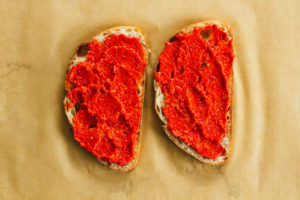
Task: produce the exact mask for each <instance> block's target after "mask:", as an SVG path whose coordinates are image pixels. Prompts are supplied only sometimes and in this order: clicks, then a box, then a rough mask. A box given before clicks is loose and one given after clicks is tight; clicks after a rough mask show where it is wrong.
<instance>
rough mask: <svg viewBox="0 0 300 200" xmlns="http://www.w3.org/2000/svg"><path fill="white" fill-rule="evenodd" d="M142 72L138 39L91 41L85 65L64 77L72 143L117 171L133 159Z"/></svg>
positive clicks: (115, 37) (137, 127)
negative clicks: (71, 110) (72, 113)
mask: <svg viewBox="0 0 300 200" xmlns="http://www.w3.org/2000/svg"><path fill="white" fill-rule="evenodd" d="M145 67H146V61H145V60H144V51H143V47H142V44H141V43H140V41H139V39H138V38H129V37H126V36H125V35H123V34H121V35H113V36H111V37H108V38H106V40H105V41H104V42H103V43H100V42H99V41H98V40H94V41H92V42H91V43H90V44H89V51H88V54H87V60H86V61H85V62H79V63H78V64H77V65H76V66H73V67H72V69H71V70H70V73H69V74H68V75H67V76H66V80H67V81H68V82H70V83H71V84H70V85H72V88H69V89H71V91H70V92H69V93H68V94H67V96H68V98H69V99H70V100H71V101H72V103H70V104H69V105H68V106H69V107H71V108H72V107H74V106H75V108H76V109H77V113H76V116H75V117H74V118H73V131H74V138H75V139H76V140H77V141H78V142H79V143H80V145H81V146H83V147H84V148H85V149H87V150H88V151H90V152H91V153H93V154H94V155H95V156H96V157H97V158H101V159H105V160H107V161H108V162H112V163H116V164H119V165H125V164H127V163H128V162H130V161H131V160H132V159H133V158H134V154H135V145H136V137H137V136H138V133H139V126H140V120H141V114H142V108H141V101H140V97H139V88H138V86H139V84H140V83H141V81H142V77H143V73H144V71H145Z"/></svg>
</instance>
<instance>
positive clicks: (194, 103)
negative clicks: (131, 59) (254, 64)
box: [155, 25, 234, 159]
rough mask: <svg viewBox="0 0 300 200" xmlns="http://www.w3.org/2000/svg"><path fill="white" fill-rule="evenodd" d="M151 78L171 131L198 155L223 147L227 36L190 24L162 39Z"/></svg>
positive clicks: (215, 152)
mask: <svg viewBox="0 0 300 200" xmlns="http://www.w3.org/2000/svg"><path fill="white" fill-rule="evenodd" d="M165 45H166V46H165V49H164V51H163V52H162V54H161V55H160V57H159V66H158V71H157V72H156V73H155V78H156V80H157V82H158V83H159V87H160V88H161V90H162V93H163V94H164V96H165V99H164V104H165V106H164V108H163V113H164V115H165V116H166V119H167V121H168V128H169V129H170V130H171V132H172V134H173V135H174V136H175V137H177V138H180V139H181V140H182V141H184V142H185V143H187V144H188V145H190V146H192V147H193V148H194V149H195V150H196V151H197V152H198V153H199V154H200V155H202V156H204V157H207V158H210V159H216V158H217V157H218V156H219V155H222V154H223V153H224V152H225V149H224V148H223V147H222V146H221V144H220V142H221V141H222V140H223V138H224V137H225V134H226V132H227V111H228V109H229V104H230V102H229V101H230V99H229V94H230V93H229V92H230V88H229V87H230V81H231V80H230V76H231V75H232V63H233V58H234V55H233V48H232V40H228V39H227V34H226V33H225V32H223V31H222V30H220V29H218V28H217V26H215V25H212V26H206V27H202V28H194V30H193V32H192V33H183V34H179V35H177V36H176V37H175V38H173V39H172V40H171V41H170V42H167V43H166V44H165Z"/></svg>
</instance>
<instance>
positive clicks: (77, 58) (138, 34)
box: [63, 26, 150, 171]
mask: <svg viewBox="0 0 300 200" xmlns="http://www.w3.org/2000/svg"><path fill="white" fill-rule="evenodd" d="M119 34H124V35H125V36H127V37H132V38H139V40H140V42H141V44H142V46H143V50H144V53H145V54H144V61H145V62H146V63H147V62H148V57H149V52H150V50H149V46H148V39H147V37H146V35H145V33H144V32H143V31H142V30H141V29H139V28H137V27H133V26H117V27H112V28H109V29H107V30H104V31H102V32H101V33H99V34H97V35H96V36H95V37H93V38H92V39H91V40H90V41H92V40H98V41H99V42H104V40H105V39H106V38H107V37H110V36H112V35H119ZM89 43H90V42H85V43H82V44H81V45H80V46H79V47H78V48H77V50H76V51H75V55H74V56H73V58H72V59H71V61H70V64H69V66H68V70H67V74H69V72H70V70H71V68H72V67H73V66H75V65H77V64H78V63H79V62H83V61H85V60H86V56H87V52H88V50H89V49H88V45H89ZM145 82H146V74H145V73H144V76H143V78H142V80H141V82H140V84H139V98H140V102H141V108H142V113H143V107H144V92H145ZM70 84H71V83H69V82H68V81H67V80H65V88H66V90H67V92H69V89H68V88H70V87H68V86H70ZM69 103H71V100H70V99H69V98H68V97H67V96H65V99H64V101H63V104H64V109H65V113H66V116H67V118H68V120H69V123H70V124H71V125H73V121H72V119H73V117H75V115H76V110H75V108H69V107H68V104H69ZM141 124H142V116H141V122H140V130H139V133H138V135H137V137H136V146H135V150H134V151H135V152H134V158H133V160H132V161H130V162H129V163H127V164H126V165H123V166H121V165H118V164H115V163H111V162H108V161H106V160H105V159H98V160H99V162H100V163H102V164H103V165H106V166H108V167H110V168H111V169H115V170H120V171H129V170H131V169H133V168H134V166H135V165H136V163H137V161H138V157H139V153H140V146H141V143H140V140H141Z"/></svg>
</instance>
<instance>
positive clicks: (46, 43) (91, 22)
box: [0, 0, 300, 200]
mask: <svg viewBox="0 0 300 200" xmlns="http://www.w3.org/2000/svg"><path fill="white" fill-rule="evenodd" d="M299 10H300V1H296V0H295V1H283V0H282V1H280V0H278V1H261V0H257V1H246V0H245V1H233V0H227V1H215V0H210V1H200V0H199V1H197V0H185V1H179V0H164V1H152V0H144V1H125V0H124V1H116V0H111V1H96V0H90V1H84V0H72V1H71V0H44V1H34V0H27V1H22V0H19V1H5V0H0V22H1V23H0V50H1V51H0V52H1V53H0V157H1V158H0V199H118V200H122V199H128V200H129V199H138V200H139V199H151V200H152V199H300V191H299V188H300V181H299V179H300V170H299V165H300V156H299V154H300V61H299V55H300V48H299V47H300V23H299V22H300V12H299ZM206 19H218V20H222V21H224V22H226V23H228V24H229V25H230V26H231V28H232V30H233V34H234V44H235V52H236V59H235V62H234V98H233V150H232V156H231V159H230V160H229V161H228V162H227V163H226V164H224V165H223V166H221V167H212V166H208V165H205V164H202V163H201V162H199V161H197V160H195V159H193V158H192V157H190V156H188V155H187V154H186V153H184V152H183V151H182V150H180V149H179V148H177V147H176V146H175V145H174V144H173V143H172V142H171V141H170V140H169V139H168V138H167V136H166V135H165V134H164V133H163V130H162V128H161V123H160V121H159V120H158V117H157V116H156V115H155V113H154V109H153V104H154V99H153V94H154V92H153V86H152V81H153V71H154V64H155V62H156V60H157V58H158V56H159V54H160V53H161V51H162V49H163V47H164V42H166V41H167V40H168V39H169V38H170V37H171V36H172V35H174V34H175V33H176V32H177V31H178V30H180V29H181V28H183V27H184V26H187V25H189V24H192V23H196V22H199V21H202V20H206ZM117 25H135V26H138V27H140V28H142V29H143V30H144V31H145V33H146V34H147V35H148V37H149V41H150V48H151V56H150V61H149V64H148V67H147V86H146V94H145V110H144V115H143V118H144V122H143V128H142V131H143V136H142V149H141V154H140V159H139V162H138V164H137V166H136V168H135V169H134V170H133V171H131V172H129V173H122V172H116V171H113V170H110V169H108V168H107V167H104V166H102V165H101V164H100V163H99V162H98V161H97V160H96V159H95V158H94V157H93V156H92V155H91V154H89V153H88V152H87V151H86V150H84V149H83V148H82V147H80V145H79V144H78V143H77V142H76V141H75V140H74V139H73V137H72V133H71V130H70V126H69V124H68V122H67V118H66V117H65V115H64V111H63V104H62V100H63V97H64V95H65V91H64V84H63V83H64V76H65V72H66V68H67V64H68V62H69V60H70V59H71V57H72V56H73V53H74V51H75V48H76V47H77V46H78V45H79V44H80V43H81V42H83V41H86V40H88V39H89V38H91V37H92V36H94V35H95V34H96V33H97V32H100V31H101V30H104V29H106V28H108V27H111V26H117Z"/></svg>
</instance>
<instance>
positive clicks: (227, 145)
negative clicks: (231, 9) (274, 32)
mask: <svg viewBox="0 0 300 200" xmlns="http://www.w3.org/2000/svg"><path fill="white" fill-rule="evenodd" d="M208 25H216V26H217V27H218V28H219V29H221V30H222V31H224V32H225V33H227V37H228V39H229V40H231V39H233V36H232V32H231V29H230V27H229V26H228V25H227V24H225V23H222V22H220V21H215V20H207V21H203V22H200V23H196V24H192V25H190V26H188V27H186V28H184V29H183V30H181V31H179V32H178V33H177V34H176V35H178V34H181V33H191V32H192V31H193V29H194V28H195V27H205V26H208ZM172 38H174V37H172ZM172 38H171V39H172ZM158 65H159V62H158V63H157V64H156V67H155V72H156V71H157V67H158ZM229 82H230V83H229V84H230V86H229V88H230V90H229V102H230V105H229V109H228V110H227V132H226V134H225V137H224V139H223V140H222V142H221V145H222V146H223V147H224V149H225V151H226V153H225V154H223V155H220V156H219V157H217V159H215V160H213V159H210V158H207V157H203V156H201V155H200V154H199V153H198V152H197V151H196V150H195V149H194V148H192V147H191V146H189V145H188V144H187V143H185V142H183V141H182V140H181V139H180V138H177V137H175V136H174V135H173V134H172V133H171V131H170V130H169V129H168V126H167V124H168V121H167V118H166V117H165V115H164V113H163V111H162V109H163V108H164V106H165V105H164V94H163V93H162V91H161V89H160V87H159V83H158V82H157V81H156V79H154V91H155V105H154V108H155V111H156V113H157V115H158V116H159V118H160V120H161V121H162V123H163V125H162V127H163V130H164V131H165V133H166V134H167V136H168V137H169V138H170V139H171V140H172V141H173V142H174V143H175V144H176V145H177V146H178V147H179V148H181V149H182V150H184V151H185V152H186V153H188V154H189V155H191V156H193V157H194V158H196V159H198V160H200V161H202V162H204V163H206V164H210V165H220V164H223V163H224V162H225V161H226V160H227V159H228V158H229V156H230V153H231V144H232V105H231V102H232V94H233V90H232V88H233V73H232V74H231V76H230V78H229Z"/></svg>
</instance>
